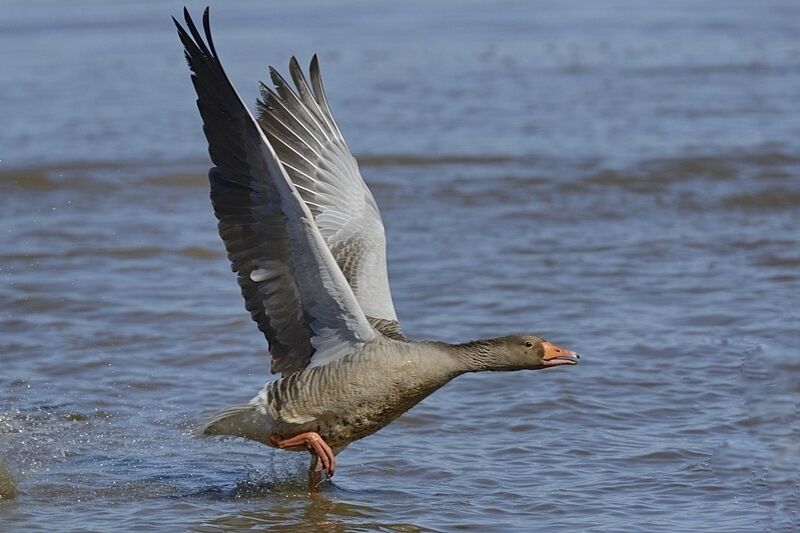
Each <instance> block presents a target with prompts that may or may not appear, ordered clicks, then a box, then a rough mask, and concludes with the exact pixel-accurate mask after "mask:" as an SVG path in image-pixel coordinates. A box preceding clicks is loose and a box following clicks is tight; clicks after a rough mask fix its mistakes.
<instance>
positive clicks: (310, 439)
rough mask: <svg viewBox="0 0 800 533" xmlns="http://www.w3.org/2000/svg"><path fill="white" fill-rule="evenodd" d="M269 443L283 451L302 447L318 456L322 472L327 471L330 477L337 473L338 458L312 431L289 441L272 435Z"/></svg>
mask: <svg viewBox="0 0 800 533" xmlns="http://www.w3.org/2000/svg"><path fill="white" fill-rule="evenodd" d="M269 441H270V442H271V443H272V444H273V446H276V447H278V448H281V449H287V448H297V447H301V446H302V447H304V448H306V449H307V450H308V451H310V452H311V453H313V454H314V455H316V456H317V458H318V461H316V463H317V465H318V466H319V465H320V463H321V468H320V470H325V471H326V472H327V473H328V476H333V473H334V472H335V471H336V456H335V455H334V454H333V450H331V447H330V446H328V443H327V442H325V440H324V439H323V438H322V437H320V436H319V433H314V432H313V431H310V432H308V433H300V434H299V435H295V436H294V437H289V438H287V439H284V438H281V437H280V436H279V435H272V436H271V437H270V438H269Z"/></svg>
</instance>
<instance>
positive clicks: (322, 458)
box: [173, 8, 578, 489]
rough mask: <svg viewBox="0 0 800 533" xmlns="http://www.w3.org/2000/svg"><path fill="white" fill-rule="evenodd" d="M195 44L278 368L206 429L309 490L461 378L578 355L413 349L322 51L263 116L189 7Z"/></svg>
mask: <svg viewBox="0 0 800 533" xmlns="http://www.w3.org/2000/svg"><path fill="white" fill-rule="evenodd" d="M184 17H185V20H186V29H184V27H183V26H182V25H181V24H180V23H179V22H178V21H177V20H175V19H174V18H173V20H174V22H175V25H176V26H177V28H178V35H179V36H180V40H181V42H182V43H183V46H184V48H185V55H186V59H187V61H188V64H189V69H190V70H191V79H192V82H193V84H194V87H195V90H196V92H197V98H198V99H197V106H198V108H199V110H200V115H201V116H202V119H203V131H204V132H205V135H206V138H207V140H208V146H209V154H210V156H211V160H212V161H213V163H214V165H215V166H214V167H213V168H211V170H210V171H209V181H210V184H211V203H212V205H213V208H214V213H215V215H216V217H217V218H218V220H219V223H218V229H219V234H220V236H221V237H222V240H223V242H224V244H225V249H226V251H227V253H228V258H229V259H230V261H231V264H232V267H233V270H234V271H235V272H236V274H237V279H238V282H239V286H240V288H241V292H242V295H243V296H244V300H245V306H246V308H247V310H248V311H249V312H250V315H251V317H252V318H253V320H254V321H255V322H256V324H257V325H258V328H259V329H260V330H261V332H262V333H263V334H264V335H265V336H266V338H267V341H268V343H269V353H270V355H271V356H272V372H273V373H280V374H281V377H280V378H279V379H277V380H275V381H271V382H269V383H267V384H266V385H265V386H264V387H263V388H262V389H261V391H260V392H259V393H258V395H257V396H256V397H255V398H253V399H252V400H250V402H249V403H246V404H244V405H238V406H235V407H231V408H228V409H225V410H224V411H222V412H220V413H218V414H217V415H215V416H214V417H212V418H211V419H210V420H208V421H207V422H206V423H204V424H203V425H202V426H201V427H200V428H199V430H198V434H200V435H203V436H213V435H233V436H238V437H244V438H247V439H252V440H255V441H258V442H261V443H263V444H266V445H269V446H273V447H277V448H281V449H286V450H294V451H305V450H308V451H309V452H310V453H311V456H312V460H311V465H310V467H309V487H310V488H312V489H313V488H314V487H316V486H317V485H318V484H319V482H320V481H321V480H322V477H323V473H327V475H328V476H332V475H333V473H334V471H335V468H336V455H337V454H338V453H339V452H340V451H341V450H343V449H344V448H345V447H346V446H347V445H348V444H350V443H351V442H353V441H355V440H357V439H361V438H363V437H366V436H367V435H370V434H372V433H374V432H376V431H378V430H379V429H381V428H382V427H384V426H386V425H387V424H389V423H390V422H392V421H393V420H395V419H396V418H397V417H399V416H400V415H401V414H403V413H404V412H406V411H407V410H409V409H410V408H411V407H413V406H414V405H415V404H417V403H418V402H420V401H421V400H422V399H424V398H425V397H426V396H428V395H429V394H431V393H432V392H434V391H435V390H437V389H438V388H439V387H441V386H443V385H444V384H446V383H447V382H449V381H450V380H452V379H453V378H455V377H457V376H459V375H462V374H465V373H467V372H481V371H495V370H523V369H530V370H538V369H543V368H551V367H555V366H561V365H574V364H576V363H577V362H578V355H577V354H576V353H574V352H572V351H569V350H566V349H564V348H560V347H559V346H557V345H555V344H553V343H551V342H548V341H546V340H544V339H542V338H541V337H538V336H536V335H510V336H505V337H498V338H494V339H487V340H478V341H474V342H468V343H465V344H455V345H454V344H447V343H444V342H436V341H415V340H410V339H408V338H406V336H405V334H404V333H403V331H402V329H401V328H400V326H399V325H398V322H397V315H396V314H395V310H394V304H393V303H392V297H391V294H390V292H389V281H388V276H387V271H386V242H385V237H384V230H383V223H382V222H381V216H380V212H379V211H378V206H377V205H376V203H375V199H374V198H373V197H372V194H371V193H370V191H369V189H368V188H367V186H366V184H365V183H364V181H363V179H362V178H361V174H360V173H359V170H358V165H357V163H356V160H355V159H354V158H353V156H352V155H351V153H350V150H349V149H348V147H347V144H346V143H345V141H344V138H343V137H342V134H341V131H340V130H339V127H338V126H337V125H336V121H335V120H334V119H333V115H332V114H331V110H330V107H329V106H328V100H327V98H326V97H325V90H324V89H323V86H322V78H321V76H320V70H319V64H318V62H317V58H316V56H314V58H313V59H312V60H311V65H310V68H309V74H310V80H311V84H310V85H309V83H308V81H307V80H306V77H305V76H304V74H303V72H302V70H301V69H300V66H299V65H298V63H297V61H296V59H295V58H292V59H291V61H290V63H289V72H290V73H291V78H292V81H293V82H294V88H292V87H291V86H290V85H289V83H287V82H286V80H285V79H284V78H282V77H281V75H280V74H279V73H278V72H277V71H275V70H274V69H270V76H271V78H272V81H273V83H274V85H275V88H274V89H272V88H269V87H267V86H266V85H264V84H261V99H260V100H259V101H258V103H257V111H258V113H257V118H255V117H253V115H251V113H250V111H249V110H248V109H247V107H246V105H245V104H244V102H243V101H242V99H241V98H240V96H239V95H238V93H237V92H236V89H235V88H234V87H233V85H232V84H231V82H230V80H229V79H228V77H227V75H226V74H225V71H224V70H223V68H222V65H221V63H220V60H219V56H218V55H217V52H216V50H215V48H214V42H213V40H212V39H211V32H210V28H209V21H208V9H207V8H206V10H205V12H204V14H203V29H204V33H205V39H204V38H203V37H201V35H200V32H199V31H198V30H197V27H196V26H195V24H194V23H193V21H192V19H191V17H190V16H189V13H188V11H187V10H186V9H184Z"/></svg>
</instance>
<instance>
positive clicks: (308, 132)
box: [257, 56, 399, 331]
mask: <svg viewBox="0 0 800 533" xmlns="http://www.w3.org/2000/svg"><path fill="white" fill-rule="evenodd" d="M289 72H290V74H291V78H292V81H293V82H294V87H295V88H294V89H293V88H292V87H291V86H290V85H289V83H287V81H286V80H285V79H284V78H283V77H282V76H281V75H280V74H279V73H278V72H277V71H276V70H275V69H272V68H270V77H271V79H272V82H273V83H274V85H275V88H274V89H272V88H270V87H267V86H266V85H263V84H262V85H261V100H260V101H259V102H258V105H257V110H258V122H259V125H260V126H261V129H262V130H263V131H264V133H265V135H266V136H267V138H268V139H269V140H270V143H271V144H272V146H273V147H274V148H275V152H276V154H277V155H278V157H279V158H280V160H281V162H282V163H283V165H284V168H285V169H286V172H287V174H288V176H289V178H290V179H291V180H292V182H293V183H294V184H295V186H296V187H297V190H298V192H299V194H300V196H301V197H302V198H303V200H304V201H305V203H306V204H307V206H308V207H309V209H310V211H311V213H312V214H313V216H314V220H315V221H316V224H317V227H319V229H320V232H321V234H322V236H323V238H324V239H325V242H326V243H327V245H328V247H329V249H330V250H331V253H332V254H333V256H334V258H335V259H336V262H337V264H338V265H339V268H340V269H341V270H342V272H343V274H344V276H345V278H346V279H347V281H348V283H349V284H350V286H351V288H352V289H353V293H354V294H355V297H356V299H357V300H358V302H359V305H360V306H361V308H362V309H363V311H364V313H365V314H366V315H367V316H368V317H370V319H373V318H375V319H381V320H382V321H386V322H394V326H393V327H394V329H396V330H398V331H399V325H397V315H396V313H395V310H394V304H393V303H392V297H391V293H390V290H389V280H388V274H387V270H386V238H385V235H384V228H383V222H382V221H381V216H380V211H379V210H378V206H377V204H376V203H375V200H374V198H373V197H372V194H371V192H370V191H369V189H368V188H367V186H366V184H365V183H364V180H363V179H362V177H361V173H360V172H359V170H358V164H357V162H356V160H355V158H354V157H353V155H352V154H351V153H350V150H349V148H348V147H347V144H346V143H345V141H344V138H343V137H342V134H341V131H340V130H339V127H338V126H337V125H336V122H335V121H334V119H333V115H332V114H331V111H330V107H329V106H328V101H327V98H326V96H325V90H324V87H323V85H322V78H321V76H320V71H319V63H318V61H317V57H316V56H314V57H313V59H312V60H311V65H310V68H309V73H310V78H311V85H310V86H309V84H308V82H307V81H306V78H305V76H304V75H303V72H302V70H301V69H300V66H299V64H298V63H297V60H296V59H295V58H294V57H293V58H292V59H291V61H290V63H289ZM379 331H380V330H379Z"/></svg>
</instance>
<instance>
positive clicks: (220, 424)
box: [192, 404, 263, 438]
mask: <svg viewBox="0 0 800 533" xmlns="http://www.w3.org/2000/svg"><path fill="white" fill-rule="evenodd" d="M257 409H258V407H257V406H256V405H253V404H243V405H234V406H232V407H228V408H227V409H223V410H222V411H220V412H218V413H216V414H214V415H213V416H212V417H211V418H209V419H208V420H206V421H205V422H203V423H202V424H200V425H198V426H197V427H195V428H194V429H193V430H192V436H193V437H213V436H216V435H231V436H234V437H245V438H252V435H254V434H258V433H261V431H258V430H259V427H258V423H257V418H258V416H257V415H258V411H257ZM261 429H262V431H263V428H261Z"/></svg>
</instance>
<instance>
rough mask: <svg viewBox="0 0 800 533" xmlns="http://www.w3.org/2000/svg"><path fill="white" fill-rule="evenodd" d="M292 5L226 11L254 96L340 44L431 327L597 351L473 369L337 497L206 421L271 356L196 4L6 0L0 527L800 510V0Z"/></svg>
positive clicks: (710, 517) (404, 297)
mask: <svg viewBox="0 0 800 533" xmlns="http://www.w3.org/2000/svg"><path fill="white" fill-rule="evenodd" d="M274 4H275V3H274V2H270V3H258V2H246V3H236V5H230V4H229V3H225V4H222V3H220V5H218V6H215V7H214V8H212V25H213V26H214V29H215V35H216V42H217V48H218V49H219V51H220V54H221V56H222V59H223V61H224V62H225V63H226V65H227V67H228V69H229V74H230V76H231V78H232V79H233V80H234V83H236V84H237V86H238V87H239V89H240V91H241V92H242V94H243V96H244V97H245V98H246V99H247V100H248V101H249V102H252V101H253V100H254V98H255V95H256V83H255V82H256V80H257V79H259V78H260V79H264V78H265V74H264V69H265V67H266V65H267V64H275V65H276V66H279V67H281V68H283V65H284V64H285V61H286V60H287V59H288V57H289V56H290V55H291V54H293V53H296V54H298V55H299V56H300V57H301V58H303V60H304V61H305V60H307V58H309V57H310V55H311V53H313V52H319V53H320V56H321V61H322V67H323V71H324V74H325V77H326V81H327V86H328V93H329V97H330V99H331V103H332V106H333V108H334V112H335V114H336V116H337V119H338V121H339V123H340V125H341V127H342V129H343V131H344V133H345V135H346V137H347V138H348V140H349V144H350V146H351V148H352V149H353V151H354V152H355V153H356V155H357V156H359V160H360V162H361V169H362V173H363V174H364V175H365V176H366V178H367V180H368V182H369V184H370V186H371V188H372V190H373V192H374V194H375V197H376V198H377V200H378V202H379V204H380V206H381V208H382V211H383V217H384V221H385V224H386V228H387V234H388V240H389V260H390V264H389V269H390V276H391V283H392V289H393V294H394V299H395V304H396V307H397V310H398V314H399V316H400V319H401V322H402V323H403V325H404V328H405V330H406V331H407V333H409V334H410V335H412V336H414V337H417V338H439V339H443V340H448V341H460V340H468V339H472V338H476V337H481V336H490V335H497V334H502V333H508V332H515V331H538V332H540V333H541V334H543V335H544V336H546V337H548V338H550V339H552V340H554V341H557V342H559V343H561V344H563V345H565V346H568V347H570V348H572V349H575V350H577V351H579V352H581V353H582V355H583V361H582V363H581V364H580V365H578V366H577V367H571V368H558V369H552V370H548V371H542V372H518V373H503V374H501V373H494V374H486V375H472V376H466V377H462V378H459V379H458V380H456V381H455V382H453V383H452V384H450V385H448V386H447V387H445V388H444V389H443V390H441V391H439V392H437V393H436V394H434V395H433V396H431V397H430V398H429V399H427V400H426V401H424V402H423V403H422V404H421V405H419V406H418V407H417V408H415V409H414V410H413V411H411V412H410V413H408V414H407V415H406V416H404V417H402V418H401V419H399V420H398V421H397V422H395V423H394V424H392V425H391V426H389V427H387V428H386V429H384V430H382V431H381V432H379V433H377V434H376V435H374V436H371V437H368V438H367V439H364V440H362V441H359V442H356V443H355V444H353V445H351V446H350V447H349V448H348V449H347V450H346V451H345V452H343V453H342V455H341V456H340V458H339V459H340V466H339V470H338V471H337V474H336V476H335V478H334V479H335V483H334V484H332V485H328V486H326V487H325V488H324V489H323V490H322V492H321V493H320V494H317V495H308V494H307V493H306V491H305V490H304V486H303V483H304V475H305V466H306V465H305V463H306V458H305V456H303V455H301V454H290V453H287V452H279V451H274V450H272V449H268V448H266V447H263V446H260V445H257V444H254V443H249V442H241V441H236V440H230V441H218V440H210V441H198V440H194V439H192V438H191V437H190V436H189V435H188V430H189V428H190V427H191V426H192V424H194V423H196V422H198V421H199V420H201V419H202V417H203V416H204V415H205V414H207V413H208V412H209V411H212V410H214V409H216V408H219V407H221V406H225V405H229V404H233V403H239V402H241V401H243V400H246V399H248V398H250V397H251V396H252V395H253V394H254V392H255V391H257V390H258V388H259V387H260V386H261V385H262V383H263V382H264V381H265V379H267V378H268V374H267V359H266V358H265V355H264V352H265V342H264V341H263V338H262V337H261V336H260V334H259V333H258V331H257V330H256V328H255V326H254V324H253V323H251V321H250V319H249V316H248V315H247V313H246V312H245V311H244V308H243V305H242V302H241V297H240V295H239V292H238V287H237V286H236V283H235V280H234V277H233V276H232V274H231V273H230V269H229V266H228V263H227V260H226V259H225V257H224V253H223V250H222V244H221V242H220V241H219V238H218V236H217V235H216V229H215V221H214V219H213V216H212V214H211V209H210V206H209V202H208V191H207V183H206V179H205V172H206V169H207V167H208V160H207V156H206V153H205V141H204V139H203V136H202V131H201V125H200V120H199V117H198V115H197V112H196V109H195V105H194V94H193V92H192V88H191V85H190V83H189V80H188V75H187V69H186V67H185V64H184V63H183V60H182V57H181V51H180V48H179V46H178V41H177V38H176V36H175V33H174V28H173V27H172V25H171V24H172V23H171V21H170V20H169V16H170V15H172V14H178V13H179V9H180V7H181V6H180V5H179V4H177V3H174V2H155V1H151V2H115V3H113V5H100V4H98V3H96V2H88V1H87V2H71V3H70V4H69V6H67V5H66V4H63V5H62V3H58V2H45V1H43V2H36V3H29V2H22V1H11V2H7V3H6V5H4V9H3V15H2V18H0V49H2V50H3V55H2V56H1V57H2V59H1V61H2V64H0V66H2V70H3V76H2V77H0V93H1V94H2V95H3V98H2V99H0V116H2V122H3V127H2V128H0V159H1V160H2V161H0V221H1V222H0V230H2V231H1V232H0V311H2V318H0V530H2V531H53V530H54V528H57V529H58V530H59V531H112V530H113V531H117V530H129V531H134V530H135V531H181V530H189V531H202V532H216V531H238V530H251V529H252V530H262V531H372V530H381V531H452V530H468V531H470V530H471V531H531V530H565V531H618V530H642V531H725V532H728V531H794V530H797V529H798V528H800V516H799V515H798V512H800V511H798V509H800V485H799V484H798V479H799V476H800V472H799V470H800V444H799V443H800V421H799V418H800V348H798V346H800V312H799V311H798V310H799V309H800V230H798V222H800V210H799V208H800V114H799V113H798V111H800V109H799V107H798V106H799V105H800V41H799V40H798V36H799V35H800V9H799V7H800V6H798V5H797V4H796V3H795V2H790V1H786V2H772V1H765V2H758V3H756V2H749V1H748V2H744V1H742V2H739V1H731V2H722V1H709V2H703V3H696V2H688V1H686V2H680V1H678V2H669V3H659V4H656V3H652V2H649V3H635V2H631V3H625V2H603V3H599V2H590V1H588V0H586V1H573V2H555V1H554V2H541V3H539V2H537V3H520V2H491V3H490V2H466V3H465V2H442V3H436V4H433V5H430V4H429V3H427V2H421V1H420V2H411V3H408V2H406V3H402V4H400V3H397V4H392V5H389V4H385V5H372V4H369V3H366V2H364V3H362V2H345V3H338V5H337V7H333V4H332V3H331V4H329V3H327V2H318V3H313V2H299V3H292V4H291V5H289V4H286V5H274ZM199 7H200V5H199V4H193V5H192V6H191V8H192V9H193V10H194V11H195V12H196V13H198V14H199Z"/></svg>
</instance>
